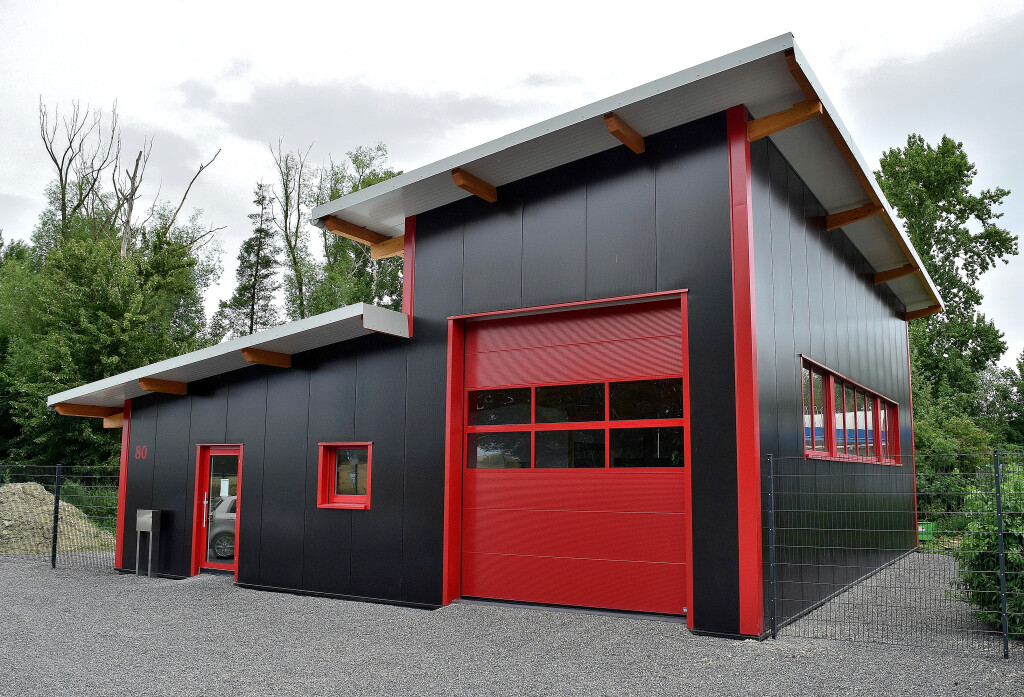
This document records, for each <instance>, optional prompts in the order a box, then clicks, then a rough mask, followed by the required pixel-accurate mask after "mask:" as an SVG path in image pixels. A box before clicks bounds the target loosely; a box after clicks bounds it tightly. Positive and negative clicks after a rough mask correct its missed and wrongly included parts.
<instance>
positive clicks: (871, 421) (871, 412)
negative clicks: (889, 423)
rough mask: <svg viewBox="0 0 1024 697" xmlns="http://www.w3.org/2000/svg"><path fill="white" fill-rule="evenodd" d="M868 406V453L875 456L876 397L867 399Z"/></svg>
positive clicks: (866, 435)
mask: <svg viewBox="0 0 1024 697" xmlns="http://www.w3.org/2000/svg"><path fill="white" fill-rule="evenodd" d="M866 404H867V408H868V418H867V421H865V422H864V423H866V424H867V426H866V428H867V433H866V434H865V437H866V438H867V441H868V455H871V456H874V454H875V398H874V397H868V398H867V400H866Z"/></svg>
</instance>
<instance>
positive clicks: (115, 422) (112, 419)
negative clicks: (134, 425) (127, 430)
mask: <svg viewBox="0 0 1024 697" xmlns="http://www.w3.org/2000/svg"><path fill="white" fill-rule="evenodd" d="M103 428H124V412H121V413H120V414H114V415H113V416H104V417H103Z"/></svg>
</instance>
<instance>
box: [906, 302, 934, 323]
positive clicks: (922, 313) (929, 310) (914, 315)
mask: <svg viewBox="0 0 1024 697" xmlns="http://www.w3.org/2000/svg"><path fill="white" fill-rule="evenodd" d="M939 312H942V307H940V306H939V305H932V306H930V307H925V308H922V309H920V310H911V311H910V312H904V313H902V314H901V315H900V319H902V320H903V321H905V322H910V321H912V320H915V319H921V318H922V317H929V316H931V315H934V314H937V313H939Z"/></svg>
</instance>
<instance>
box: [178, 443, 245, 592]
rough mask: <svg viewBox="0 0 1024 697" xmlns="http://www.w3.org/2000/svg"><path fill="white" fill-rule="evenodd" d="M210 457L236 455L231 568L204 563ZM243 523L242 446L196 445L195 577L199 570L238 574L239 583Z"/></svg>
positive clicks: (193, 567)
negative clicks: (205, 497)
mask: <svg viewBox="0 0 1024 697" xmlns="http://www.w3.org/2000/svg"><path fill="white" fill-rule="evenodd" d="M211 455H237V456H238V475H237V479H236V483H235V497H236V498H235V559H234V563H232V564H217V563H214V562H208V561H204V559H205V551H206V542H207V541H206V534H205V529H206V528H205V525H204V522H205V518H206V515H207V514H206V510H205V509H204V507H203V498H202V494H203V492H208V487H209V479H210V456H211ZM241 519H242V444H241V443H209V444H208V443H200V444H198V445H196V480H195V488H194V495H193V498H192V567H191V574H190V575H192V576H195V575H196V574H198V573H199V570H200V569H222V570H225V571H234V572H235V581H237V580H238V530H239V522H240V521H241Z"/></svg>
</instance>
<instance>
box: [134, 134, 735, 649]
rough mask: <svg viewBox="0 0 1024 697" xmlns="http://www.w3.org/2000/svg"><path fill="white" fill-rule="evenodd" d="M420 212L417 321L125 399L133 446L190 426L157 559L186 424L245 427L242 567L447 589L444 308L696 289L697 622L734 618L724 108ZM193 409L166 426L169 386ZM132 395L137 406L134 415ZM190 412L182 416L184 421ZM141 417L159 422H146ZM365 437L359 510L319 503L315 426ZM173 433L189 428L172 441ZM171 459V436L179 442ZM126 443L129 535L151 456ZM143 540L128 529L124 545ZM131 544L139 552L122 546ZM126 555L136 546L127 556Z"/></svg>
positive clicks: (355, 588) (179, 550)
mask: <svg viewBox="0 0 1024 697" xmlns="http://www.w3.org/2000/svg"><path fill="white" fill-rule="evenodd" d="M646 143H647V152H646V153H644V154H643V155H639V156H638V155H634V154H633V153H632V152H630V151H629V150H628V149H626V148H625V147H621V148H614V149H612V150H609V151H607V152H605V153H602V154H599V155H596V156H593V157H590V158H587V159H584V160H581V161H578V162H575V163H572V164H570V165H566V166H564V167H560V168H558V169H555V170H552V171H549V172H546V173H543V174H540V175H537V176H535V177H531V178H529V179H526V180H522V181H519V182H516V183H514V184H510V185H508V186H505V187H501V188H500V189H499V192H498V193H499V202H498V203H497V204H488V203H486V202H484V201H481V200H480V199H477V198H467V199H463V200H460V201H458V202H456V203H453V204H451V205H448V206H444V207H442V208H439V209H435V210H433V211H430V212H428V213H424V214H422V215H420V216H419V217H418V219H417V233H416V238H417V239H416V285H415V287H416V298H415V308H416V315H415V319H414V338H413V339H412V340H409V341H405V340H401V339H395V338H391V337H366V338H363V339H359V340H355V341H349V342H345V343H343V344H338V345H336V346H333V347H329V348H327V349H323V350H320V351H315V352H310V353H308V354H302V355H299V356H296V357H294V358H293V366H294V367H293V368H291V369H289V370H274V369H267V368H261V367H250V368H246V369H244V370H241V371H237V372H235V373H231V374H228V375H225V376H222V377H221V378H220V379H218V380H211V381H206V382H203V383H197V384H195V385H190V386H189V390H190V394H189V396H188V397H183V398H166V397H157V396H147V397H144V398H141V399H138V400H136V403H135V404H134V405H133V419H132V432H131V435H132V446H133V447H134V445H135V444H136V443H142V442H143V440H145V439H146V438H150V439H151V440H150V441H147V442H150V443H151V444H152V443H153V442H154V441H153V440H152V439H153V438H154V437H155V434H156V421H157V419H161V421H160V427H161V429H163V431H162V432H161V437H160V446H159V447H155V446H153V445H151V449H152V450H154V451H156V450H160V451H161V452H158V453H157V455H158V456H160V455H161V453H162V450H161V449H166V448H167V445H165V444H169V443H171V442H172V441H178V442H183V443H186V446H185V450H186V451H187V453H186V455H184V457H186V458H187V459H186V463H185V465H186V466H187V472H186V474H185V477H184V480H182V477H181V476H180V475H175V476H174V477H169V478H168V479H167V489H166V490H165V491H164V492H163V494H164V498H163V499H162V504H161V505H162V507H166V508H167V509H169V510H174V512H175V513H174V515H175V519H176V520H179V519H180V520H181V521H183V524H184V528H182V530H183V531H184V534H183V535H177V536H176V537H175V538H174V541H173V543H169V549H168V553H167V555H166V558H165V566H164V568H163V569H162V570H163V571H164V572H165V573H169V574H176V575H186V574H187V573H188V555H189V542H190V539H189V538H190V526H191V515H192V491H193V487H194V476H195V474H194V473H195V469H194V467H195V462H194V461H195V445H196V443H217V442H241V443H243V445H244V451H243V475H242V493H241V497H240V506H241V514H240V519H241V522H240V528H241V532H240V540H239V563H240V569H239V581H240V582H242V583H247V584H252V585H260V586H270V587H282V588H292V589H298V590H309V591H315V592H324V593H334V594H341V595H352V596H361V597H370V598H381V599H387V600H396V601H400V602H409V603H422V604H439V603H440V602H441V578H442V564H441V555H442V531H443V521H442V514H443V507H444V432H445V409H444V404H445V363H446V353H447V318H448V317H450V316H453V315H459V314H465V313H472V312H484V311H489V310H501V309H509V308H519V307H529V306H534V305H541V304H551V303H565V302H573V301H579V300H587V299H597V298H604V297H612V296H620V295H630V294H639V293H649V292H655V291H661V290H676V289H682V288H686V289H689V296H688V301H687V302H688V308H689V349H690V375H691V396H690V398H691V404H692V406H693V416H692V422H691V423H692V432H693V442H692V444H691V454H692V462H693V472H692V482H693V526H694V530H695V531H697V534H696V535H695V537H694V550H693V567H694V587H693V594H694V604H695V612H694V614H695V620H696V623H697V625H698V627H699V628H701V629H705V630H708V631H716V632H728V633H734V632H736V631H737V629H738V610H737V594H738V568H737V560H736V549H737V539H736V443H735V399H734V389H735V388H734V372H733V361H732V351H733V348H732V347H733V341H732V290H731V289H732V286H731V270H730V268H731V267H730V234H729V185H728V157H727V152H726V141H725V117H724V114H720V115H716V116H713V117H709V118H706V119H702V120H700V121H697V122H694V123H692V124H688V125H686V126H683V127H680V128H676V129H673V130H671V131H666V132H664V133H661V134H657V135H654V136H649V137H647V138H646ZM167 403H175V404H178V405H184V406H181V407H176V408H177V409H179V411H181V410H184V411H185V412H189V411H190V418H189V419H185V418H183V417H182V416H180V415H179V416H176V417H175V420H174V422H173V423H174V424H176V425H173V426H171V425H168V426H166V427H165V425H164V423H163V421H162V418H163V417H162V416H161V414H162V413H163V412H160V411H159V408H160V405H164V404H167ZM136 414H138V417H137V418H136V417H135V415H136ZM189 423H190V426H189V425H188V424H189ZM151 424H152V425H151ZM344 440H357V441H373V443H374V462H373V480H372V500H371V509H370V510H369V511H340V510H319V509H316V507H315V493H316V465H317V462H316V460H317V447H316V444H317V443H318V442H323V441H344ZM174 447H175V448H176V450H175V452H177V451H180V450H181V449H182V448H181V447H179V446H177V445H176V446H174ZM174 457H177V458H179V459H180V457H182V455H175V456H174ZM154 463H159V464H157V467H158V468H162V467H164V466H168V467H182V463H170V462H168V463H166V465H165V462H164V460H163V459H157V460H150V461H149V462H147V463H144V464H142V465H140V464H138V463H136V462H134V461H131V460H129V480H128V481H129V490H128V497H129V499H128V511H129V513H130V516H132V517H131V520H130V521H129V522H128V524H127V526H126V527H127V531H128V537H129V538H130V539H131V540H132V541H134V518H133V515H134V509H135V508H138V507H144V506H148V505H149V504H150V502H151V492H152V489H153V469H152V468H153V465H154ZM133 552H134V548H133ZM131 559H132V563H134V561H133V560H134V557H133V556H132V557H131ZM125 560H126V561H125V564H126V566H129V561H128V560H129V555H128V554H126V556H125Z"/></svg>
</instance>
